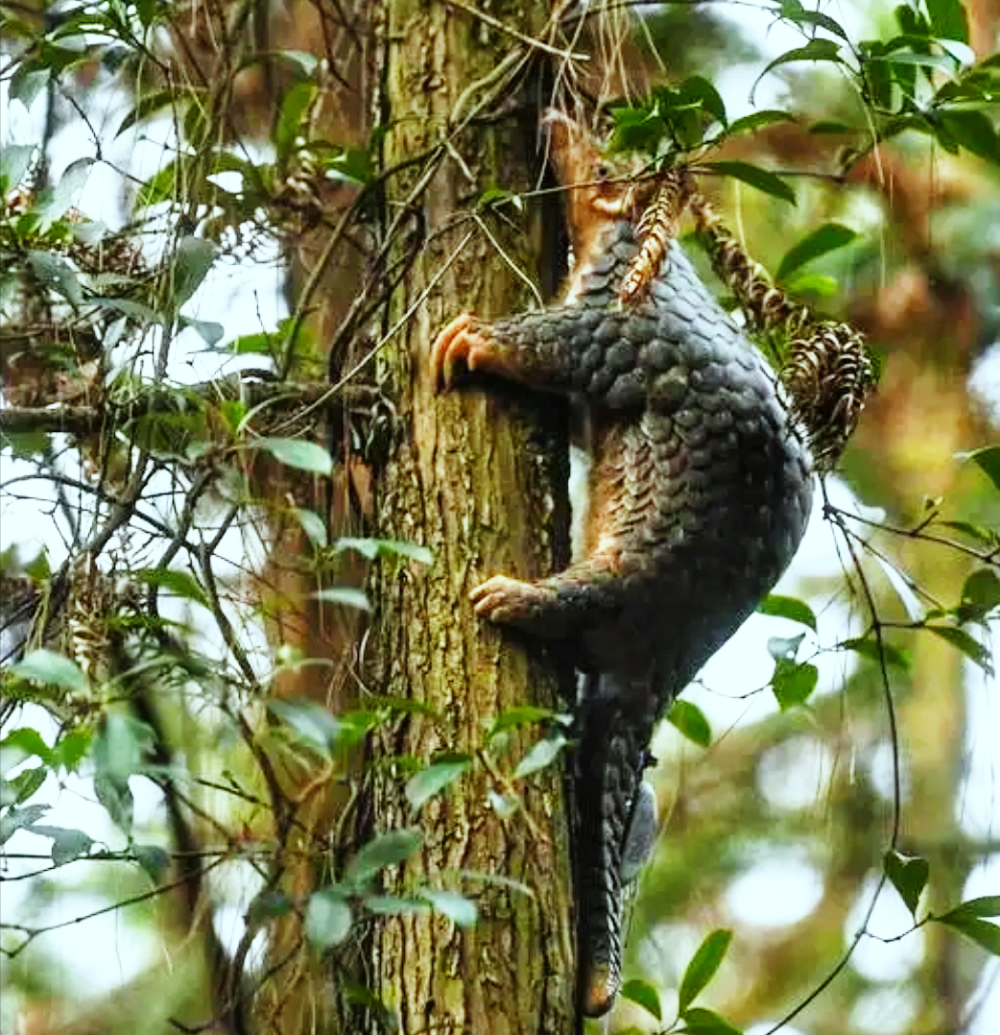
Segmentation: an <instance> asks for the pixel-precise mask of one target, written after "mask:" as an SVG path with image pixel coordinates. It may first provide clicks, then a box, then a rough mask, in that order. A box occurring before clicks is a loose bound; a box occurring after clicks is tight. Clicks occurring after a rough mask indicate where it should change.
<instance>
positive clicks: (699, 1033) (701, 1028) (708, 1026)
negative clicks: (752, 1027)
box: [680, 1006, 743, 1035]
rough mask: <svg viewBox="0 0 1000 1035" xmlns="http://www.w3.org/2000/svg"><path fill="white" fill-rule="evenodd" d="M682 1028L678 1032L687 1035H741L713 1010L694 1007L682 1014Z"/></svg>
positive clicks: (741, 1033) (741, 1034) (738, 1030)
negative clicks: (687, 1034) (686, 1034)
mask: <svg viewBox="0 0 1000 1035" xmlns="http://www.w3.org/2000/svg"><path fill="white" fill-rule="evenodd" d="M682 1019H683V1021H684V1027H683V1028H681V1029H680V1032H681V1033H683V1032H687V1033H689V1035H743V1032H741V1031H740V1029H739V1028H734V1027H733V1025H731V1024H730V1023H729V1021H727V1020H726V1019H725V1018H724V1017H720V1016H719V1014H717V1013H716V1012H715V1011H714V1010H706V1009H705V1008H704V1007H703V1006H696V1007H693V1008H692V1009H690V1010H688V1011H687V1012H686V1013H684V1014H682Z"/></svg>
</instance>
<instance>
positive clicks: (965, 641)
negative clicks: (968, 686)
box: [924, 625, 993, 675]
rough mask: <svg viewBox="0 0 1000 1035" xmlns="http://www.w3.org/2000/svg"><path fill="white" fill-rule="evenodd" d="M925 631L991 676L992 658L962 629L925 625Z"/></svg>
mask: <svg viewBox="0 0 1000 1035" xmlns="http://www.w3.org/2000/svg"><path fill="white" fill-rule="evenodd" d="M924 628H925V629H928V630H929V631H930V632H932V633H934V635H935V636H939V637H940V638H941V639H942V640H945V641H946V642H947V643H950V644H951V645H952V646H953V647H954V648H955V649H956V650H960V651H961V652H962V653H963V654H964V655H965V656H966V657H967V658H968V659H969V660H970V661H974V662H975V663H976V664H977V665H978V666H979V667H980V668H981V669H982V670H983V671H984V672H985V673H986V674H987V675H993V656H992V655H991V654H990V652H989V650H987V648H986V647H984V646H983V645H982V644H981V643H979V641H978V640H974V639H973V638H972V637H971V636H970V635H969V634H968V633H967V632H966V631H965V630H964V629H956V628H954V627H953V626H950V625H925V626H924Z"/></svg>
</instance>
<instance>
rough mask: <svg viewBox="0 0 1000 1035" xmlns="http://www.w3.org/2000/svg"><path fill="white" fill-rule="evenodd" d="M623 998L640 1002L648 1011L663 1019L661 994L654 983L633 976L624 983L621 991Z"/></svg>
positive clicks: (658, 1018)
mask: <svg viewBox="0 0 1000 1035" xmlns="http://www.w3.org/2000/svg"><path fill="white" fill-rule="evenodd" d="M619 995H620V996H621V997H622V999H629V1000H631V1001H632V1002H633V1003H638V1004H639V1005H640V1006H641V1007H642V1008H643V1009H644V1010H645V1011H646V1012H647V1013H651V1014H652V1015H653V1016H654V1017H655V1018H656V1019H657V1020H658V1021H659V1020H662V1019H663V1010H662V1008H661V1006H660V996H659V994H658V993H657V991H656V989H655V988H653V986H652V985H650V984H648V983H647V982H645V981H641V980H639V978H633V979H632V980H631V981H626V982H625V984H624V985H622V990H621V992H620V993H619Z"/></svg>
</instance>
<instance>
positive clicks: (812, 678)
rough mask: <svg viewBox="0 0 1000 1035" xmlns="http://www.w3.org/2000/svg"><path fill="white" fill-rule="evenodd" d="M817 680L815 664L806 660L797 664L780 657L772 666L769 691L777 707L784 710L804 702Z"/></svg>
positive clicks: (817, 671)
mask: <svg viewBox="0 0 1000 1035" xmlns="http://www.w3.org/2000/svg"><path fill="white" fill-rule="evenodd" d="M818 680H819V670H818V669H817V668H816V666H815V665H812V664H809V663H808V662H805V663H803V664H801V665H799V664H796V663H795V662H794V661H788V660H787V659H785V658H781V659H780V660H779V661H777V662H776V663H775V666H774V675H773V676H772V677H771V691H772V692H773V694H774V697H775V700H777V702H778V707H779V708H781V710H782V711H783V712H784V711H787V710H788V709H789V708H794V707H795V706H796V705H800V704H805V703H806V701H807V700H808V699H809V697H810V696H811V695H812V692H813V691H814V690H815V689H816V683H817V681H818Z"/></svg>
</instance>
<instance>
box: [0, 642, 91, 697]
mask: <svg viewBox="0 0 1000 1035" xmlns="http://www.w3.org/2000/svg"><path fill="white" fill-rule="evenodd" d="M11 672H13V673H14V675H17V676H20V677H21V678H22V679H30V680H32V681H33V682H35V683H45V684H47V685H49V686H61V687H62V688H63V689H64V690H72V691H75V692H76V693H82V692H83V691H85V690H86V689H87V687H88V685H89V682H88V680H87V677H86V676H85V675H84V674H83V672H82V670H81V669H80V666H79V665H77V663H76V662H75V661H71V660H70V659H69V658H67V657H64V656H63V655H62V654H56V652H55V651H51V650H47V649H46V648H44V647H40V648H39V649H38V650H33V651H32V652H31V653H30V654H29V655H27V656H26V657H25V658H23V659H22V660H21V661H19V662H18V663H17V664H16V665H12V666H11Z"/></svg>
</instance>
